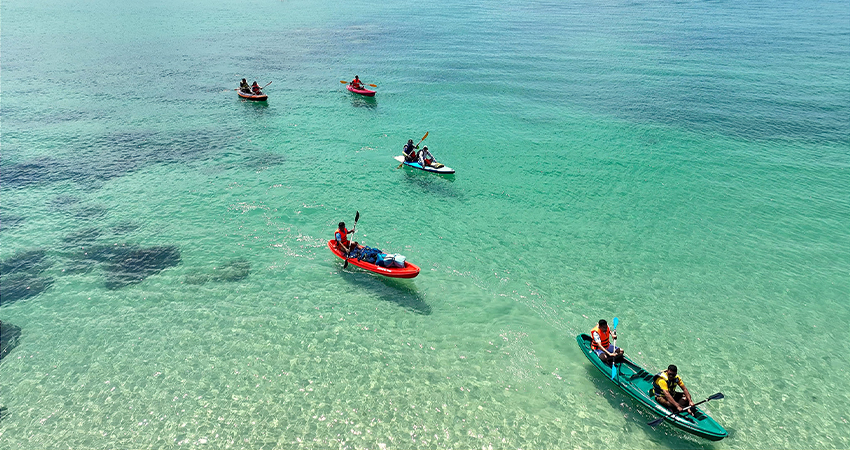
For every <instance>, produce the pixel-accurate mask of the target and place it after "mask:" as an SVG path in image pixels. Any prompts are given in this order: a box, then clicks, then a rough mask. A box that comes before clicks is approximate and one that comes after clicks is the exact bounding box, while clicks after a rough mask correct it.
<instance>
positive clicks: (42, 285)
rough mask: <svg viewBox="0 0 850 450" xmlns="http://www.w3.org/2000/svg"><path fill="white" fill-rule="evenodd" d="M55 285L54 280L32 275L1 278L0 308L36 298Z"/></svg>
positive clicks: (13, 275) (17, 274)
mask: <svg viewBox="0 0 850 450" xmlns="http://www.w3.org/2000/svg"><path fill="white" fill-rule="evenodd" d="M52 285H53V278H51V277H42V276H39V275H35V274H32V273H16V274H12V275H5V274H4V275H3V277H2V278H0V306H2V305H8V304H9V303H12V302H14V301H18V300H22V299H25V298H30V297H35V296H36V295H38V294H41V293H42V292H44V291H46V290H47V289H48V288H49V287H50V286H52Z"/></svg>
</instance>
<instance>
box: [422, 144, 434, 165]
mask: <svg viewBox="0 0 850 450" xmlns="http://www.w3.org/2000/svg"><path fill="white" fill-rule="evenodd" d="M435 162H437V161H436V160H435V159H434V155H432V154H431V152H429V151H428V146H427V145H426V146H424V147H422V151H421V152H419V164H421V165H422V167H426V166H431V165H433V164H434V163H435Z"/></svg>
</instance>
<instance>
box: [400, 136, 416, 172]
mask: <svg viewBox="0 0 850 450" xmlns="http://www.w3.org/2000/svg"><path fill="white" fill-rule="evenodd" d="M417 148H419V145H416V144H414V143H413V139H408V140H407V144H404V150H402V153H404V162H408V163H412V162H415V161H416V160H417V159H418V158H419V156H418V155H417V154H416V149H417ZM399 167H401V166H399Z"/></svg>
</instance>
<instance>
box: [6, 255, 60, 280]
mask: <svg viewBox="0 0 850 450" xmlns="http://www.w3.org/2000/svg"><path fill="white" fill-rule="evenodd" d="M48 267H50V261H48V260H45V252H44V250H29V251H26V252H19V253H16V254H15V256H11V257H9V258H6V259H4V260H3V261H2V262H0V276H6V275H11V274H13V273H18V272H35V273H39V272H41V271H43V270H44V269H46V268H48Z"/></svg>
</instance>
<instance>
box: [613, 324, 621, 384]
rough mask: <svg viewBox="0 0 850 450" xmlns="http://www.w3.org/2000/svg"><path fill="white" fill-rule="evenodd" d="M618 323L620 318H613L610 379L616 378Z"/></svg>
mask: <svg viewBox="0 0 850 450" xmlns="http://www.w3.org/2000/svg"><path fill="white" fill-rule="evenodd" d="M619 324H620V319H619V318H617V317H615V318H614V328H613V330H614V357H613V359H612V360H611V381H614V379H616V378H617V325H619Z"/></svg>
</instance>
